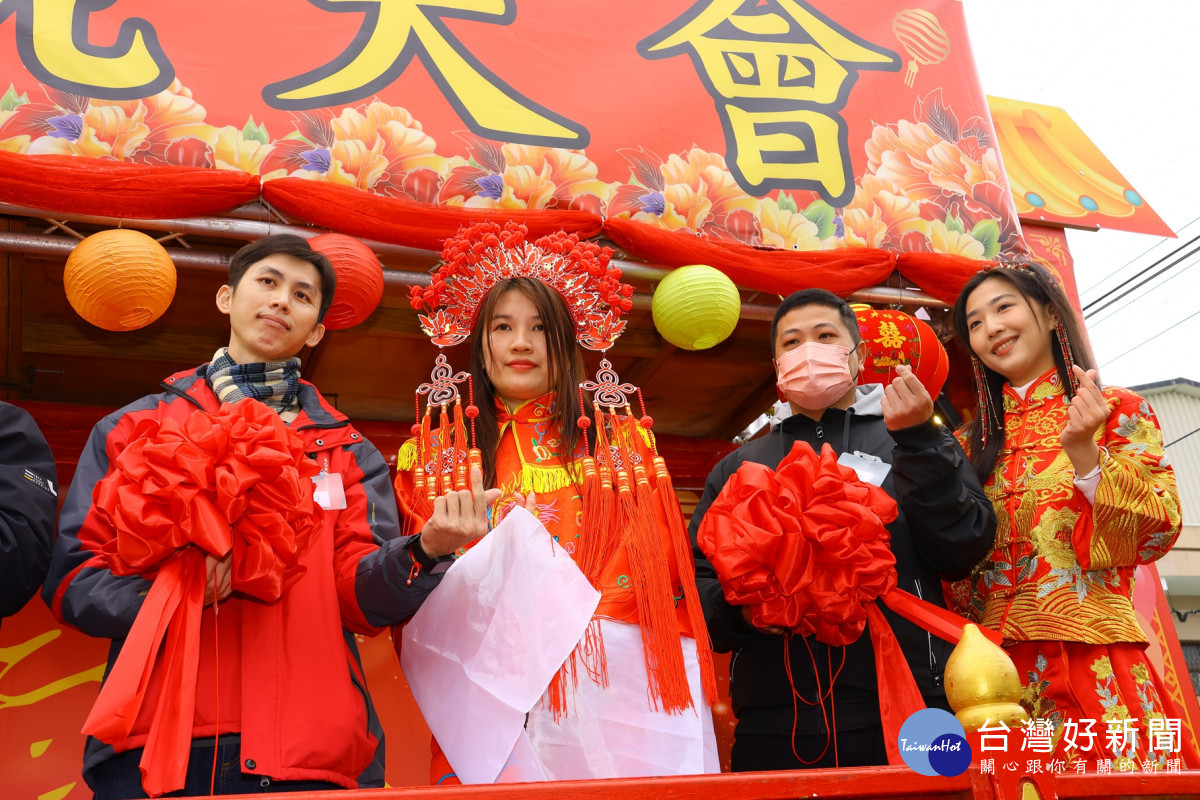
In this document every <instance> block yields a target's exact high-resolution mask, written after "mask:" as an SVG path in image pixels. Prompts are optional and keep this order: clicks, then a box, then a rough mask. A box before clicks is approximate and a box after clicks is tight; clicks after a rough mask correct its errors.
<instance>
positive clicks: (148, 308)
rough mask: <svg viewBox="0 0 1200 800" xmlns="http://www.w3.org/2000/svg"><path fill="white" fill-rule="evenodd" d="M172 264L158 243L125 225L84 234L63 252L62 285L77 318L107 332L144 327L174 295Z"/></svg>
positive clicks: (163, 309) (165, 307) (156, 317)
mask: <svg viewBox="0 0 1200 800" xmlns="http://www.w3.org/2000/svg"><path fill="white" fill-rule="evenodd" d="M175 280H176V276H175V263H174V262H173V261H171V256H169V255H168V254H167V251H166V249H164V248H163V246H162V245H161V244H159V243H158V242H156V241H154V239H152V238H151V237H149V236H147V235H146V234H144V233H141V232H139V231H131V230H127V229H124V228H114V229H113V230H107V231H100V232H99V233H94V234H92V235H91V236H89V237H87V238H86V239H84V240H83V241H81V242H80V243H79V244H77V245H75V249H74V250H72V251H71V255H69V256H67V265H66V268H65V269H64V270H63V288H64V289H66V292H67V300H68V302H70V303H71V307H72V308H74V309H75V312H76V313H77V314H79V316H81V317H83V318H84V319H86V320H87V321H88V322H90V323H92V324H93V325H95V326H96V327H98V328H104V329H105V330H108V331H133V330H137V329H138V328H144V327H146V326H147V325H149V324H150V323H151V322H154V320H156V319H158V318H159V317H161V316H162V315H163V312H164V311H166V310H167V307H168V306H170V305H171V300H172V299H174V297H175Z"/></svg>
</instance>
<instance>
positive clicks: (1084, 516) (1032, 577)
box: [952, 371, 1180, 644]
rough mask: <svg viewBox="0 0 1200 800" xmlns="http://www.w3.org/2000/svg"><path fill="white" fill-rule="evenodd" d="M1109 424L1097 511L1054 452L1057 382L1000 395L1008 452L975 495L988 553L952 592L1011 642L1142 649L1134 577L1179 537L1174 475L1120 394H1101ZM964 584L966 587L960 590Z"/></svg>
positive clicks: (1138, 404)
mask: <svg viewBox="0 0 1200 800" xmlns="http://www.w3.org/2000/svg"><path fill="white" fill-rule="evenodd" d="M1102 391H1103V395H1104V398H1105V400H1106V401H1107V402H1108V406H1109V409H1110V411H1109V416H1108V420H1107V422H1106V423H1105V424H1104V426H1103V428H1102V429H1101V430H1100V431H1099V432H1098V433H1097V434H1096V441H1097V443H1098V444H1099V445H1100V446H1101V447H1103V448H1105V450H1106V451H1107V456H1105V454H1104V451H1102V452H1101V464H1102V466H1101V470H1100V482H1099V485H1098V486H1097V488H1096V497H1095V502H1094V503H1090V504H1089V503H1088V500H1087V497H1085V496H1084V494H1083V493H1082V492H1081V491H1080V490H1079V489H1078V488H1077V487H1076V486H1075V483H1074V479H1075V471H1074V468H1073V467H1072V465H1071V460H1070V459H1069V458H1068V457H1067V454H1066V451H1064V450H1063V448H1062V444H1061V443H1060V441H1059V436H1060V434H1061V433H1062V430H1063V428H1064V427H1065V426H1066V423H1067V409H1068V404H1067V402H1066V394H1065V392H1064V390H1063V386H1062V385H1061V382H1060V380H1059V377H1058V373H1057V371H1051V372H1048V373H1046V374H1045V375H1043V376H1042V377H1041V378H1039V379H1038V380H1037V381H1035V382H1034V383H1033V385H1032V386H1030V387H1029V391H1028V392H1027V393H1026V399H1025V400H1022V399H1021V398H1020V397H1018V395H1017V393H1016V392H1015V391H1013V389H1012V387H1011V386H1008V385H1005V387H1004V425H1005V432H1006V433H1005V449H1004V451H1003V452H1002V453H1001V456H1000V459H999V461H998V463H997V465H996V468H995V470H994V471H993V473H992V475H991V477H990V478H989V479H988V481H987V483H986V484H985V485H984V490H985V491H986V492H987V495H988V497H989V498H990V499H991V501H992V503H993V504H994V506H995V509H996V521H997V525H996V544H995V547H994V549H993V550H992V552H991V554H990V555H989V556H988V557H987V558H985V559H984V560H983V561H982V562H980V564H979V565H978V566H977V567H976V568H975V571H974V572H973V573H972V576H971V578H970V579H969V581H963V582H962V583H960V584H958V585H957V586H956V587H955V588H954V589H952V592H953V593H955V594H956V597H957V598H958V599H961V600H966V599H967V598H966V593H965V591H963V590H964V589H966V588H967V587H968V586H969V590H970V596H969V609H968V610H969V614H970V616H971V617H972V618H973V619H975V620H977V621H979V622H981V623H982V624H983V625H986V626H988V627H989V628H993V629H995V630H999V631H1000V632H1001V633H1002V634H1003V636H1004V638H1005V640H1008V641H1032V640H1050V641H1069V642H1085V643H1088V644H1107V643H1111V642H1144V641H1146V635H1145V634H1144V633H1143V631H1142V630H1141V628H1140V627H1139V626H1138V623H1137V620H1136V618H1135V617H1134V612H1133V600H1132V598H1133V571H1134V567H1136V566H1137V565H1138V564H1146V563H1149V562H1151V561H1155V560H1157V559H1159V558H1161V557H1162V556H1163V554H1164V553H1166V552H1167V551H1168V550H1169V549H1170V548H1171V546H1172V545H1173V544H1174V543H1175V540H1176V538H1178V536H1179V531H1180V508H1179V495H1178V493H1177V491H1176V488H1175V473H1174V471H1173V470H1172V469H1171V466H1170V464H1169V463H1168V460H1167V457H1166V454H1165V453H1164V451H1163V445H1162V432H1161V431H1160V430H1159V427H1158V422H1157V420H1156V419H1155V416H1154V411H1153V410H1152V409H1151V408H1150V405H1149V404H1148V403H1147V402H1146V401H1145V400H1144V399H1142V398H1141V397H1140V396H1139V395H1137V394H1136V393H1134V392H1131V391H1129V390H1128V389H1122V388H1118V387H1110V388H1106V389H1103V390H1102ZM964 584H966V586H964Z"/></svg>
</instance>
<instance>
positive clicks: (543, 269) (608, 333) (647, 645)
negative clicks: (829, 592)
mask: <svg viewBox="0 0 1200 800" xmlns="http://www.w3.org/2000/svg"><path fill="white" fill-rule="evenodd" d="M525 237H526V231H525V229H524V227H523V226H520V225H517V224H514V223H509V224H507V225H505V226H504V227H503V228H501V227H500V226H499V225H496V224H494V223H479V224H476V225H472V226H470V227H469V228H466V229H464V230H463V231H460V233H459V234H458V235H457V236H455V237H452V238H451V239H449V240H447V241H446V244H445V247H444V249H443V253H442V257H443V259H444V263H443V264H442V265H441V266H440V267H439V268H438V269H437V270H436V271H435V273H434V279H433V282H432V285H431V286H430V287H429V288H427V289H421V288H419V287H418V288H414V290H413V306H414V307H415V308H417V309H424V310H425V313H424V314H422V315H421V322H422V326H423V327H424V328H425V330H426V332H427V333H429V334H430V336H431V337H432V339H433V342H434V343H435V344H437V345H439V346H445V345H453V344H457V343H459V342H461V341H464V340H465V339H466V338H467V337H468V335H469V336H470V337H471V340H472V341H471V369H470V374H469V375H468V374H467V373H458V374H457V375H455V374H453V372H452V370H450V369H449V366H448V365H447V364H446V362H445V357H444V356H438V366H437V367H435V370H434V373H433V381H431V383H429V384H425V385H423V386H422V387H421V388H420V389H419V390H418V394H427V395H428V404H427V406H426V409H425V411H424V413H423V414H422V413H421V412H420V408H419V407H418V417H417V419H418V424H416V425H414V427H413V432H414V437H413V439H411V440H410V441H409V442H407V443H406V444H405V445H404V447H402V448H401V451H400V456H399V464H398V465H399V474H398V476H397V480H396V488H397V494H398V496H399V498H400V506H401V511H402V516H403V517H404V524H405V526H406V529H407V530H412V531H416V530H419V529H420V528H421V526H422V525H423V524H424V523H425V520H426V519H428V518H429V517H430V515H431V514H436V513H437V511H438V508H439V504H442V503H443V502H449V501H448V500H446V498H449V497H450V496H451V495H452V494H453V489H454V488H456V487H457V485H458V483H461V479H462V478H461V476H462V475H463V474H465V472H466V471H467V470H468V469H471V468H472V465H475V464H477V465H478V466H479V468H481V469H482V472H483V476H484V484H485V485H486V486H494V487H497V489H498V490H499V499H498V500H496V501H495V502H493V503H492V505H491V512H490V520H489V523H490V524H489V527H496V526H497V525H499V524H500V523H501V521H502V520H504V518H505V517H506V516H507V515H508V514H510V513H511V512H512V510H513V509H514V508H516V507H518V506H520V507H523V508H524V509H525V510H527V511H529V512H530V513H531V514H533V515H534V516H535V517H536V519H537V522H539V523H541V525H542V526H544V530H545V531H547V532H548V533H549V535H550V537H552V539H553V540H554V541H555V542H557V543H558V545H560V546H561V547H562V549H563V550H565V551H566V552H567V553H568V554H569V555H570V557H571V558H572V559H573V560H574V562H575V563H576V564H577V565H578V567H579V569H580V571H582V573H583V574H584V575H585V576H586V577H587V579H588V581H589V582H590V583H591V585H592V586H593V587H594V588H595V589H598V590H599V593H600V600H599V606H598V607H597V609H596V611H595V613H594V615H593V617H592V621H591V623H590V624H588V626H587V630H586V632H585V634H584V637H583V639H582V640H581V641H580V642H579V644H578V646H577V647H576V650H575V652H574V653H573V654H572V655H571V656H570V658H569V659H568V660H567V663H566V664H564V665H563V666H562V667H561V668H560V669H559V671H558V673H557V674H556V675H555V676H554V678H553V679H552V680H551V682H550V685H549V686H548V687H547V689H546V691H545V694H544V695H543V696H542V700H541V702H539V703H538V704H537V705H536V706H535V707H534V708H533V710H532V711H530V713H529V715H528V719H527V722H526V724H525V730H526V732H527V734H528V737H529V740H530V742H531V745H532V748H533V751H534V753H535V754H536V755H537V757H538V758H539V759H540V763H541V767H542V769H543V770H544V772H545V775H546V777H547V778H551V779H572V778H588V777H635V776H643V775H662V774H687V773H699V772H714V771H719V766H718V764H717V761H716V750H715V739H714V735H713V731H712V722H711V715H710V713H709V711H708V708H707V707H706V705H707V703H706V699H707V700H708V701H709V702H711V698H713V696H714V693H715V682H714V680H713V677H712V664H711V656H710V654H709V652H708V647H707V632H706V631H705V629H704V623H703V617H702V616H701V612H700V608H699V603H698V601H697V597H696V591H695V583H694V577H693V573H692V561H691V554H690V548H689V545H688V541H687V533H686V530H684V528H683V523H682V517H681V515H680V511H679V508H678V504H677V501H676V500H675V498H674V493H673V491H672V490H671V488H670V478H669V475H667V473H666V468H665V465H664V464H663V462H662V459H660V458H658V457H657V453H656V452H655V450H654V437H653V434H652V433H651V432H650V424H651V422H652V421H651V419H650V418H649V417H648V416H645V415H644V412H643V416H642V417H641V419H640V420H638V419H636V418H634V417H633V415H632V412H630V410H629V405H628V404H629V403H630V402H631V400H632V397H627V395H632V394H633V393H636V392H637V390H636V388H635V387H632V386H629V385H628V384H621V383H620V382H619V380H618V379H617V376H616V373H615V372H613V371H612V369H611V365H609V363H608V362H607V360H604V361H602V362H601V369H600V372H599V374H598V375H597V379H596V381H586V380H585V375H584V367H583V359H582V356H581V352H580V346H583V347H587V348H589V349H593V350H601V351H603V350H607V348H608V347H610V346H611V345H612V342H613V340H614V339H616V337H617V336H618V335H619V334H620V333H621V331H622V330H623V328H624V324H625V323H624V322H623V321H622V320H621V319H620V316H621V314H622V313H623V312H624V311H627V310H628V309H629V308H630V307H631V302H630V299H629V298H630V295H631V294H632V288H631V287H629V286H627V285H625V284H622V283H620V272H619V270H617V269H615V268H614V267H610V266H609V264H608V261H609V255H610V253H609V251H608V250H606V249H602V248H600V247H598V246H596V245H594V244H591V243H588V242H580V241H579V240H578V238H577V237H575V236H573V235H566V234H561V233H560V234H555V235H551V236H545V237H542V238H540V239H538V240H536V241H526V238H525ZM458 383H463V384H466V385H468V386H470V387H471V388H470V390H469V392H468V396H467V398H466V400H467V403H466V406H465V408H464V407H463V398H462V397H461V396H460V395H459V394H458V390H457V388H456V386H455V384H458ZM584 391H587V392H588V394H589V395H591V394H593V393H594V394H595V403H593V402H592V398H590V397H589V398H585V396H584ZM434 406H439V407H440V413H437V412H434V411H433V407H434ZM618 412H620V413H618ZM448 490H449V491H448ZM466 549H467V548H464V549H463V550H462V551H460V553H459V554H460V555H461V554H463V553H464V552H465V551H466ZM426 566H427V568H434V569H436V568H438V565H435V564H433V563H428V564H427V565H426ZM531 646H532V645H531ZM410 680H411V676H410ZM621 698H624V699H621ZM617 701H619V702H624V703H628V704H630V705H629V706H628V709H627V710H628V716H627V717H626V719H625V720H624V721H625V724H624V725H623V726H622V730H619V731H617V730H615V729H614V728H612V727H605V725H606V723H605V720H604V719H601V718H599V716H593V715H601V712H599V711H597V709H598V708H599V707H600V706H601V705H603V704H605V703H612V702H617ZM581 720H585V721H583V722H581ZM638 721H645V724H641V725H639V723H638ZM430 724H431V727H435V730H436V723H435V722H434V721H431V723H430ZM589 725H595V726H596V727H595V729H594V731H598V734H596V736H597V738H588V735H589V732H588V731H587V728H588V726H589ZM593 733H594V732H593ZM447 752H448V753H449V752H450V749H449V746H448V747H447ZM453 757H454V756H453V754H452V753H451V754H450V757H449V758H447V757H446V756H444V755H443V754H442V751H441V749H440V748H439V747H438V746H437V743H436V742H435V757H434V762H433V765H432V767H431V779H432V781H433V782H435V783H442V782H446V781H451V782H456V781H457V776H456V774H455V772H454V769H455V768H456V767H457V769H458V770H459V771H462V770H463V767H462V766H459V765H454V764H452V763H451V761H450V760H449V759H450V758H453ZM484 779H485V780H490V779H495V778H494V777H491V776H489V777H487V778H484Z"/></svg>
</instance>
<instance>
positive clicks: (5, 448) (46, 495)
mask: <svg viewBox="0 0 1200 800" xmlns="http://www.w3.org/2000/svg"><path fill="white" fill-rule="evenodd" d="M57 514H58V473H57V472H56V471H55V468H54V455H53V454H52V453H51V452H50V446H49V445H48V444H46V439H45V437H44V436H42V432H41V431H40V430H38V426H37V425H36V424H35V423H34V421H33V417H31V416H29V414H28V413H27V412H26V411H24V410H23V409H20V408H17V407H16V406H13V405H9V404H8V403H0V619H3V618H4V617H7V616H11V615H13V614H15V613H17V612H18V611H20V610H21V607H22V606H23V605H25V603H26V602H27V601H28V600H29V598H31V597H33V594H34V592H36V591H37V590H38V587H39V586H41V585H42V579H43V578H45V577H46V568H47V567H49V566H50V546H51V544H52V543H53V542H54V520H55V517H56V516H57Z"/></svg>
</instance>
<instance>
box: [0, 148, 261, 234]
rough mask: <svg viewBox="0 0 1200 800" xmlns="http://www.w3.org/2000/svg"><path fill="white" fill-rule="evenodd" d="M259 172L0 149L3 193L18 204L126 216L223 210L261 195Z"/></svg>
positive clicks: (166, 216)
mask: <svg viewBox="0 0 1200 800" xmlns="http://www.w3.org/2000/svg"><path fill="white" fill-rule="evenodd" d="M258 194H259V182H258V176H257V175H249V174H247V173H245V172H239V171H237V170H216V169H202V168H192V167H173V166H161V167H159V166H154V167H151V166H145V165H143V164H127V163H122V162H117V161H102V160H100V159H95V158H79V157H77V156H56V155H35V156H30V155H18V154H16V153H7V152H4V151H0V198H3V199H4V202H6V203H12V204H14V205H21V206H29V207H31V208H41V209H45V210H47V211H62V212H70V213H74V214H92V215H96V216H104V217H124V218H128V219H172V218H175V217H197V216H204V215H208V214H221V213H224V212H226V211H229V210H230V209H232V208H236V207H237V206H239V205H242V204H243V203H248V202H250V201H251V200H254V199H256V198H257V197H258Z"/></svg>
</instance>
